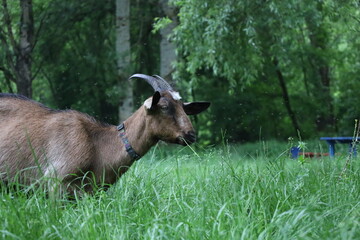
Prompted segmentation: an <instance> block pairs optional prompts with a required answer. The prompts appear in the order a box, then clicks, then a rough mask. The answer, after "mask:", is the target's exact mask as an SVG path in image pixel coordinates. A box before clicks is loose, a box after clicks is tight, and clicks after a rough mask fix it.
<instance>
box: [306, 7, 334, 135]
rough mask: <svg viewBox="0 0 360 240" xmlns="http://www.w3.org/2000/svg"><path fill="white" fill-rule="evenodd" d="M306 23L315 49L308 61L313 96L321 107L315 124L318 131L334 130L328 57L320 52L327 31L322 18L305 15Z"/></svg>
mask: <svg viewBox="0 0 360 240" xmlns="http://www.w3.org/2000/svg"><path fill="white" fill-rule="evenodd" d="M317 10H318V11H319V12H322V11H323V3H322V2H318V3H317ZM305 20H306V25H307V27H308V29H309V39H310V43H311V45H312V47H313V48H314V49H316V54H314V55H313V56H310V57H311V58H310V59H309V62H310V63H311V66H312V67H313V79H314V87H315V88H314V91H315V92H314V94H313V95H314V97H315V99H316V101H317V102H318V103H319V105H320V106H321V108H319V110H318V112H317V119H316V125H317V129H318V131H329V130H332V131H334V130H335V129H336V121H335V119H336V118H335V114H334V104H333V99H332V96H331V77H330V66H329V63H328V59H326V58H325V57H323V56H322V55H321V54H322V53H323V52H325V51H326V49H327V44H328V33H327V31H326V27H325V26H324V21H325V20H324V19H321V22H320V23H317V22H316V20H314V19H313V18H312V16H310V17H307V18H306V19H305Z"/></svg>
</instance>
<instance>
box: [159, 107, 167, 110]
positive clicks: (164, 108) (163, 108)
mask: <svg viewBox="0 0 360 240" xmlns="http://www.w3.org/2000/svg"><path fill="white" fill-rule="evenodd" d="M160 109H161V110H168V109H169V107H168V106H160Z"/></svg>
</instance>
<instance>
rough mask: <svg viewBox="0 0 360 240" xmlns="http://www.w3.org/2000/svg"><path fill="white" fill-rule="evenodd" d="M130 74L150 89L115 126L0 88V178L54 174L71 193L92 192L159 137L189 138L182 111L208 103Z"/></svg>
mask: <svg viewBox="0 0 360 240" xmlns="http://www.w3.org/2000/svg"><path fill="white" fill-rule="evenodd" d="M131 78H140V79H144V80H146V81H147V82H148V83H149V84H150V85H151V86H152V87H153V88H154V90H155V94H154V95H153V96H152V97H150V98H148V99H147V100H146V101H145V102H144V104H143V106H141V107H140V108H139V109H138V110H137V111H136V112H135V113H134V114H133V115H132V116H131V117H129V118H128V119H127V120H126V121H124V123H123V125H120V126H119V127H116V126H113V125H106V124H102V123H100V122H98V121H96V120H94V119H93V118H92V117H90V116H88V115H86V114H83V113H80V112H78V111H74V110H65V111H59V110H53V109H50V108H47V107H45V106H44V105H42V104H40V103H38V102H35V101H33V100H30V99H27V98H25V97H23V96H20V95H14V94H0V174H1V175H0V179H1V181H2V182H3V183H7V182H11V181H19V182H21V183H24V184H32V183H36V182H37V181H39V179H44V177H45V178H51V179H57V180H59V181H60V182H61V186H63V187H64V186H65V188H66V189H67V191H68V192H70V193H71V192H73V191H74V190H75V189H79V188H83V189H84V190H85V191H88V192H91V191H92V190H93V186H91V185H92V184H99V185H104V184H105V185H108V184H113V183H114V182H115V181H116V180H117V179H118V178H119V177H120V176H121V175H122V174H123V173H124V172H125V171H126V170H127V169H128V168H129V167H130V166H131V165H132V164H133V162H134V161H135V160H137V159H138V158H139V157H140V156H143V155H144V154H146V152H147V151H148V150H149V149H150V148H151V147H152V146H153V145H155V144H156V143H157V142H158V141H159V140H163V141H165V142H169V143H177V144H181V145H186V144H191V143H193V142H194V141H195V132H194V129H193V126H192V124H191V122H190V120H189V117H188V116H187V115H192V114H198V113H200V112H202V111H204V110H205V109H207V108H208V107H209V105H210V103H208V102H193V103H183V102H181V101H180V95H179V94H178V93H177V92H175V91H174V90H173V89H172V88H171V87H170V85H169V84H168V83H167V82H166V81H165V80H164V79H162V78H161V77H159V76H153V77H151V76H147V75H143V74H135V75H133V76H132V77H130V79H131ZM119 133H120V134H119ZM119 135H120V136H119ZM89 173H91V177H90V178H89V179H92V181H93V182H92V184H89V181H90V180H89V179H88V178H86V176H88V174H89ZM86 179H87V180H86ZM84 185H87V186H84ZM50 190H51V189H50Z"/></svg>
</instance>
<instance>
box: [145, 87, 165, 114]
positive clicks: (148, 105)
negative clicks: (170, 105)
mask: <svg viewBox="0 0 360 240" xmlns="http://www.w3.org/2000/svg"><path fill="white" fill-rule="evenodd" d="M160 98H161V95H160V93H159V92H158V91H156V92H155V93H154V95H153V96H152V98H149V99H148V100H146V101H145V102H144V106H145V108H146V109H148V110H152V109H154V108H155V107H156V104H158V102H159V100H160Z"/></svg>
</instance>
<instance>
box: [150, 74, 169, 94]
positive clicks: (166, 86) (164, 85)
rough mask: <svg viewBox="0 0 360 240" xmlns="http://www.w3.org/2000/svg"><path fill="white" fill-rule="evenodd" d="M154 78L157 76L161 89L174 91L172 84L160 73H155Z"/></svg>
mask: <svg viewBox="0 0 360 240" xmlns="http://www.w3.org/2000/svg"><path fill="white" fill-rule="evenodd" d="M153 77H154V78H156V79H157V80H158V81H157V82H158V83H159V85H160V87H161V89H164V91H165V90H167V91H174V90H173V88H172V87H171V86H170V84H169V83H168V82H167V81H166V80H165V79H163V78H162V77H160V76H159V75H153Z"/></svg>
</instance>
